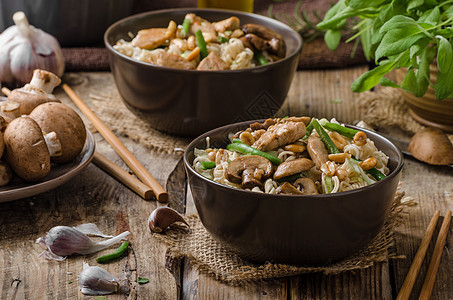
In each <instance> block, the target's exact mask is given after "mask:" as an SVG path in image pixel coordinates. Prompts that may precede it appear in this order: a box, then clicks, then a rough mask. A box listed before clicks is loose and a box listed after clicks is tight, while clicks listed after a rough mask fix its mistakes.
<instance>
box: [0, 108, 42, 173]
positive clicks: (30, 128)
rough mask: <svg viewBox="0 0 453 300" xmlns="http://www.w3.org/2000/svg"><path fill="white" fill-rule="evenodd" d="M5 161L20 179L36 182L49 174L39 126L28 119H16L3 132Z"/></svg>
mask: <svg viewBox="0 0 453 300" xmlns="http://www.w3.org/2000/svg"><path fill="white" fill-rule="evenodd" d="M4 139H5V146H6V147H5V153H4V156H5V160H6V162H7V164H8V165H9V166H10V167H11V169H13V171H14V172H15V173H16V174H17V176H19V177H20V178H22V179H24V180H26V181H37V180H40V179H42V178H44V177H45V176H47V174H49V172H50V155H49V150H48V149H47V145H46V142H45V140H44V137H43V135H42V132H41V128H40V127H39V125H38V124H37V123H36V122H35V121H34V120H33V119H32V118H29V117H20V118H16V119H14V120H12V121H11V123H9V124H8V126H7V127H6V130H5V136H4Z"/></svg>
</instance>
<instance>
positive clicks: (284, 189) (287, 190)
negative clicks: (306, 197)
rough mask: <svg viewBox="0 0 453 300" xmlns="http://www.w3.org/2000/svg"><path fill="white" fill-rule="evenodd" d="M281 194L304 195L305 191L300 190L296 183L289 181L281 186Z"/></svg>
mask: <svg viewBox="0 0 453 300" xmlns="http://www.w3.org/2000/svg"><path fill="white" fill-rule="evenodd" d="M280 194H285V195H303V194H304V193H303V192H301V191H299V190H298V189H297V188H296V187H295V186H294V185H292V184H291V183H289V182H285V183H283V184H282V186H281V187H280Z"/></svg>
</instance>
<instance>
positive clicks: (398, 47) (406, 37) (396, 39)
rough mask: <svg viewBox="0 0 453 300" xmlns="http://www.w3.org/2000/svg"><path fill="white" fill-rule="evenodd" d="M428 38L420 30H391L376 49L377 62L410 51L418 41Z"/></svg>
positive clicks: (409, 28) (410, 28) (411, 28)
mask: <svg viewBox="0 0 453 300" xmlns="http://www.w3.org/2000/svg"><path fill="white" fill-rule="evenodd" d="M424 37H426V35H425V34H424V33H422V32H421V29H420V28H417V27H408V28H397V29H392V30H389V31H388V32H387V33H386V34H385V35H384V37H383V38H382V41H381V43H380V44H379V46H378V47H377V49H376V58H375V59H376V60H379V59H380V58H382V57H388V56H391V55H396V54H398V53H401V52H404V51H406V50H408V49H409V48H410V47H411V46H412V45H413V44H415V43H416V42H417V41H418V40H420V39H422V38H424Z"/></svg>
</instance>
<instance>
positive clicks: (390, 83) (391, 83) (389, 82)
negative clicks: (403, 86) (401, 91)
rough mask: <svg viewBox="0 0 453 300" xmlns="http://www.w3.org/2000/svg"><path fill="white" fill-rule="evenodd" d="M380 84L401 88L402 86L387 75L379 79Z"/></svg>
mask: <svg viewBox="0 0 453 300" xmlns="http://www.w3.org/2000/svg"><path fill="white" fill-rule="evenodd" d="M379 84H380V85H382V86H389V87H392V88H399V87H400V86H399V85H398V84H396V83H395V82H394V81H393V80H390V79H388V78H387V77H382V78H381V80H379Z"/></svg>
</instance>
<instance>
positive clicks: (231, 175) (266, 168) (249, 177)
mask: <svg viewBox="0 0 453 300" xmlns="http://www.w3.org/2000/svg"><path fill="white" fill-rule="evenodd" d="M273 170H274V167H273V166H272V163H271V162H270V161H269V160H268V159H267V158H264V157H262V156H259V155H246V156H241V157H238V158H236V159H235V160H233V161H232V162H231V163H229V164H228V167H227V168H226V170H225V176H226V178H227V179H228V180H229V181H231V182H234V183H238V184H241V187H242V188H244V189H252V188H254V187H255V186H258V187H259V188H260V189H261V188H262V187H263V183H262V181H263V180H266V179H267V178H269V177H270V176H271V175H272V172H273Z"/></svg>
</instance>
